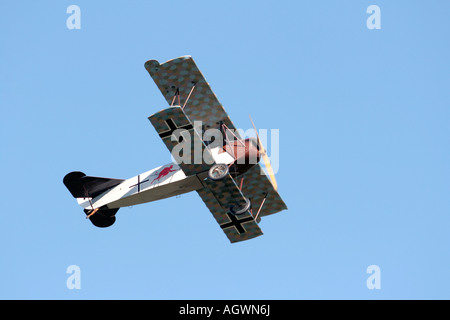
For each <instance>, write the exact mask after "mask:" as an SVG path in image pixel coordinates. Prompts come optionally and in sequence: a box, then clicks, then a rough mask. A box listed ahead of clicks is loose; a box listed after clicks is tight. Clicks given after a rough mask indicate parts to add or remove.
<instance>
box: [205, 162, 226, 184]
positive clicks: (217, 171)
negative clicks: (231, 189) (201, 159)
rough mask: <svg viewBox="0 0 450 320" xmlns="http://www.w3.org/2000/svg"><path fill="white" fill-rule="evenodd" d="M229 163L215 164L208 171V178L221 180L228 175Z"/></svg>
mask: <svg viewBox="0 0 450 320" xmlns="http://www.w3.org/2000/svg"><path fill="white" fill-rule="evenodd" d="M228 172H229V169H228V165H226V164H223V163H216V164H214V165H213V166H212V167H211V168H210V169H209V171H208V178H209V179H211V180H213V181H219V180H222V179H223V178H225V177H226V176H227V175H228Z"/></svg>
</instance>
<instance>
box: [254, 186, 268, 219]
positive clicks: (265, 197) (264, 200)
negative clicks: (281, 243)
mask: <svg viewBox="0 0 450 320" xmlns="http://www.w3.org/2000/svg"><path fill="white" fill-rule="evenodd" d="M268 195H269V193H268V192H266V195H265V196H264V199H263V201H262V202H261V205H260V206H259V209H258V212H257V213H256V216H255V221H256V219H258V216H259V212H260V211H261V209H262V207H263V205H264V202H266V199H267V196H268Z"/></svg>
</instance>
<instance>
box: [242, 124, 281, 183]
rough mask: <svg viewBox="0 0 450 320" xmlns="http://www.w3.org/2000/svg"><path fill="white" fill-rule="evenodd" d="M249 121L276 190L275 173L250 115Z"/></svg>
mask: <svg viewBox="0 0 450 320" xmlns="http://www.w3.org/2000/svg"><path fill="white" fill-rule="evenodd" d="M249 117H250V115H249ZM250 121H251V122H252V125H253V129H254V130H255V133H256V137H257V139H258V146H259V153H260V154H261V155H262V158H263V160H264V164H265V165H266V168H267V172H268V174H269V177H270V180H271V182H272V185H273V188H274V189H275V190H277V188H278V185H277V181H276V179H275V174H274V173H273V169H272V165H271V164H270V160H269V157H268V156H267V152H266V149H264V146H263V144H262V142H261V139H259V135H258V131H257V130H256V127H255V124H254V123H253V120H252V117H250Z"/></svg>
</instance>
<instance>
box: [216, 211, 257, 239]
mask: <svg viewBox="0 0 450 320" xmlns="http://www.w3.org/2000/svg"><path fill="white" fill-rule="evenodd" d="M227 216H228V218H229V219H230V220H231V222H227V223H224V224H221V225H220V227H221V228H222V229H225V228H229V227H233V226H234V227H235V228H236V230H237V231H238V232H239V234H243V233H245V229H244V227H243V226H242V224H243V223H245V222H249V221H253V217H247V218H244V219H238V218H236V216H235V215H234V214H231V213H228V212H227Z"/></svg>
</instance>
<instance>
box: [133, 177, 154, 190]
mask: <svg viewBox="0 0 450 320" xmlns="http://www.w3.org/2000/svg"><path fill="white" fill-rule="evenodd" d="M147 181H150V180H149V179H147V180H144V181H141V175H138V183H136V184H133V185H132V186H130V188H133V187H135V186H137V187H138V192H140V191H141V183H144V182H147Z"/></svg>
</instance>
